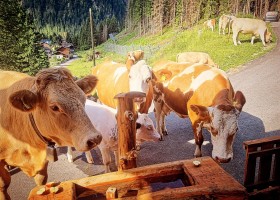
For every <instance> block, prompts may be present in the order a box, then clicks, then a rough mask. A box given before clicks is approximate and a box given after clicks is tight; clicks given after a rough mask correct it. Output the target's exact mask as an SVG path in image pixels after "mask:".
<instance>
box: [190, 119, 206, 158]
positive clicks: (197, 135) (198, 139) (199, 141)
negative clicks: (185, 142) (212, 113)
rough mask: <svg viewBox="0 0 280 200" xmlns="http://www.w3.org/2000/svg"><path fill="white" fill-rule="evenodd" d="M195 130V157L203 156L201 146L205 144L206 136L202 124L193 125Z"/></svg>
mask: <svg viewBox="0 0 280 200" xmlns="http://www.w3.org/2000/svg"><path fill="white" fill-rule="evenodd" d="M193 132H194V138H195V144H196V148H195V152H194V157H196V158H197V157H201V156H202V153H201V146H202V144H203V141H204V138H203V135H202V127H201V125H200V124H196V126H194V125H193Z"/></svg>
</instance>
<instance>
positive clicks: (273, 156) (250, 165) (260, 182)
mask: <svg viewBox="0 0 280 200" xmlns="http://www.w3.org/2000/svg"><path fill="white" fill-rule="evenodd" d="M244 148H245V150H246V161H245V162H246V163H245V173H244V186H245V187H246V188H247V191H248V192H256V191H261V190H267V188H271V189H273V188H275V189H276V190H278V189H279V186H280V136H272V137H267V138H262V139H256V140H250V141H246V142H244ZM276 195H279V194H276Z"/></svg>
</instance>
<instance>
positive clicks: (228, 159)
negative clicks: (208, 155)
mask: <svg viewBox="0 0 280 200" xmlns="http://www.w3.org/2000/svg"><path fill="white" fill-rule="evenodd" d="M215 161H216V162H218V163H228V162H229V161H231V158H219V157H218V156H216V157H215Z"/></svg>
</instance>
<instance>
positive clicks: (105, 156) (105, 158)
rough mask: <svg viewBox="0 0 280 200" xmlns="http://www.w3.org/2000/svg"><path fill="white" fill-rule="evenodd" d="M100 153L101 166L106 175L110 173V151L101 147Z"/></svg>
mask: <svg viewBox="0 0 280 200" xmlns="http://www.w3.org/2000/svg"><path fill="white" fill-rule="evenodd" d="M100 152H101V155H102V160H103V164H104V167H105V173H108V172H110V167H109V164H110V163H111V155H110V149H109V148H108V147H102V148H100Z"/></svg>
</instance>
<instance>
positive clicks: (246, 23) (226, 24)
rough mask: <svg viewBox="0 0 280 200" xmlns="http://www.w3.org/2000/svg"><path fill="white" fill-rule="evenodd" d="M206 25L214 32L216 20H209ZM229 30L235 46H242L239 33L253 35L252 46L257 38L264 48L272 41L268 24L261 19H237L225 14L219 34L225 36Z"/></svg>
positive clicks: (220, 24)
mask: <svg viewBox="0 0 280 200" xmlns="http://www.w3.org/2000/svg"><path fill="white" fill-rule="evenodd" d="M204 25H205V26H207V27H208V28H210V29H211V30H212V31H214V28H215V25H216V20H215V19H209V20H207V21H205V22H204ZM227 28H228V34H230V29H232V39H233V44H234V45H235V46H237V44H241V42H240V40H239V39H238V35H239V33H244V34H251V35H252V38H251V44H254V40H255V38H256V37H260V39H261V41H262V43H263V46H266V43H268V42H270V41H271V40H272V37H271V33H270V32H269V31H268V29H267V26H266V22H264V21H263V20H260V19H252V18H237V17H235V16H233V15H225V14H223V15H222V16H221V17H220V18H219V34H221V32H222V33H223V34H225V30H226V29H227Z"/></svg>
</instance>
